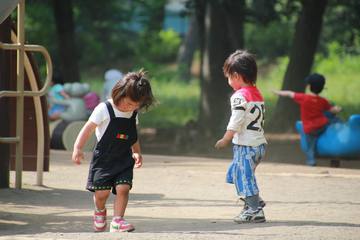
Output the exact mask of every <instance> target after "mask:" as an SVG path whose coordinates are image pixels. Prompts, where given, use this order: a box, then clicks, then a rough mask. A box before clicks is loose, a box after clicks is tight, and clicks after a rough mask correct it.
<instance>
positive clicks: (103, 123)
mask: <svg viewBox="0 0 360 240" xmlns="http://www.w3.org/2000/svg"><path fill="white" fill-rule="evenodd" d="M153 103H154V97H153V94H152V91H151V86H150V83H149V81H148V80H147V79H146V77H145V72H144V71H143V70H140V71H139V72H131V73H128V74H127V75H126V76H125V77H124V78H123V79H122V80H119V81H118V82H117V83H116V85H115V86H114V88H113V89H112V94H111V99H109V100H107V101H105V102H103V103H101V104H99V105H98V106H97V107H96V108H95V110H94V111H93V113H92V114H91V116H90V118H89V120H88V121H87V123H86V124H85V125H84V127H83V128H82V129H81V131H80V133H79V135H78V137H77V139H76V141H75V144H74V152H73V154H72V160H73V161H74V162H75V163H76V164H80V163H81V160H82V159H83V158H84V154H83V151H82V147H83V146H84V145H85V143H86V141H87V140H88V138H89V136H90V135H91V134H92V133H93V131H94V130H96V132H95V134H96V137H97V140H98V143H97V145H96V147H95V150H94V152H93V158H92V161H91V163H90V169H89V176H88V181H87V186H86V189H88V190H89V191H91V192H94V197H93V198H94V203H95V212H94V219H93V220H94V225H93V227H94V230H95V231H96V232H100V231H105V229H106V208H105V204H106V200H107V198H108V197H109V195H110V190H112V193H113V194H115V195H116V197H115V201H114V217H113V219H112V221H111V224H110V232H130V231H133V230H134V229H135V228H134V226H133V225H131V224H130V223H128V222H127V221H126V220H125V219H124V213H125V209H126V206H127V203H128V198H129V191H130V189H131V187H132V179H133V168H134V166H135V167H136V168H138V167H141V165H142V161H143V159H142V155H141V151H140V144H139V140H138V138H137V130H136V124H137V122H138V119H137V111H138V110H139V109H142V108H145V109H147V108H148V107H149V106H151V105H152V104H153Z"/></svg>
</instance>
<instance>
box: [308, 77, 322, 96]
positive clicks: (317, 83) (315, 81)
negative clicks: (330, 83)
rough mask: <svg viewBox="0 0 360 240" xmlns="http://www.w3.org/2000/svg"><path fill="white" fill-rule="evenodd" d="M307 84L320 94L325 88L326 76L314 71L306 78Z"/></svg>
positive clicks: (311, 89)
mask: <svg viewBox="0 0 360 240" xmlns="http://www.w3.org/2000/svg"><path fill="white" fill-rule="evenodd" d="M305 82H306V84H309V85H310V91H311V92H313V93H315V94H319V93H321V91H322V90H323V89H324V86H325V77H324V76H323V75H321V74H318V73H313V74H311V75H309V76H307V77H306V78H305Z"/></svg>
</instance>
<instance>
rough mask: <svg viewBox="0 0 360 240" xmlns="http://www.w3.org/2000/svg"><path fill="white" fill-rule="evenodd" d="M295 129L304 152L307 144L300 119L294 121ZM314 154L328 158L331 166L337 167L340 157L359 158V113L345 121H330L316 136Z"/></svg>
mask: <svg viewBox="0 0 360 240" xmlns="http://www.w3.org/2000/svg"><path fill="white" fill-rule="evenodd" d="M296 130H297V131H298V132H299V134H300V137H301V140H300V144H301V149H302V150H303V151H304V152H305V150H306V149H307V147H308V146H307V142H306V137H305V133H304V130H303V125H302V122H301V121H297V122H296ZM316 156H317V157H320V158H322V157H324V158H330V159H331V166H333V167H339V166H340V160H341V159H360V114H355V115H351V116H350V117H349V120H348V121H347V122H336V123H331V124H330V125H329V126H328V127H327V128H326V130H325V131H324V132H323V133H322V134H321V135H320V136H319V138H318V141H317V144H316Z"/></svg>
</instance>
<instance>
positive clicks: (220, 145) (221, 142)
mask: <svg viewBox="0 0 360 240" xmlns="http://www.w3.org/2000/svg"><path fill="white" fill-rule="evenodd" d="M229 142H230V141H229V140H226V139H224V138H222V139H220V140H218V141H217V142H216V144H215V148H216V149H220V148H224V147H226V146H227V145H228V144H229Z"/></svg>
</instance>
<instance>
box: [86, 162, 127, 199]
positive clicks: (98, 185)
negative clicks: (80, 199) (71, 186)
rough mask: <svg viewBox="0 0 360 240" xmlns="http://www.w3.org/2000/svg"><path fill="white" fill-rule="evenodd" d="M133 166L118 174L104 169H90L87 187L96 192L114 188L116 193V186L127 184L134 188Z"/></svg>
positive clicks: (113, 191)
mask: <svg viewBox="0 0 360 240" xmlns="http://www.w3.org/2000/svg"><path fill="white" fill-rule="evenodd" d="M132 180H133V166H131V167H129V168H126V169H124V170H123V171H121V172H118V173H116V174H111V173H109V172H105V171H104V170H103V169H95V168H94V169H90V171H89V177H88V182H87V184H86V189H87V190H89V191H91V192H95V191H97V190H112V193H113V194H116V186H117V185H120V184H127V185H129V186H130V189H131V188H132Z"/></svg>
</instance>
